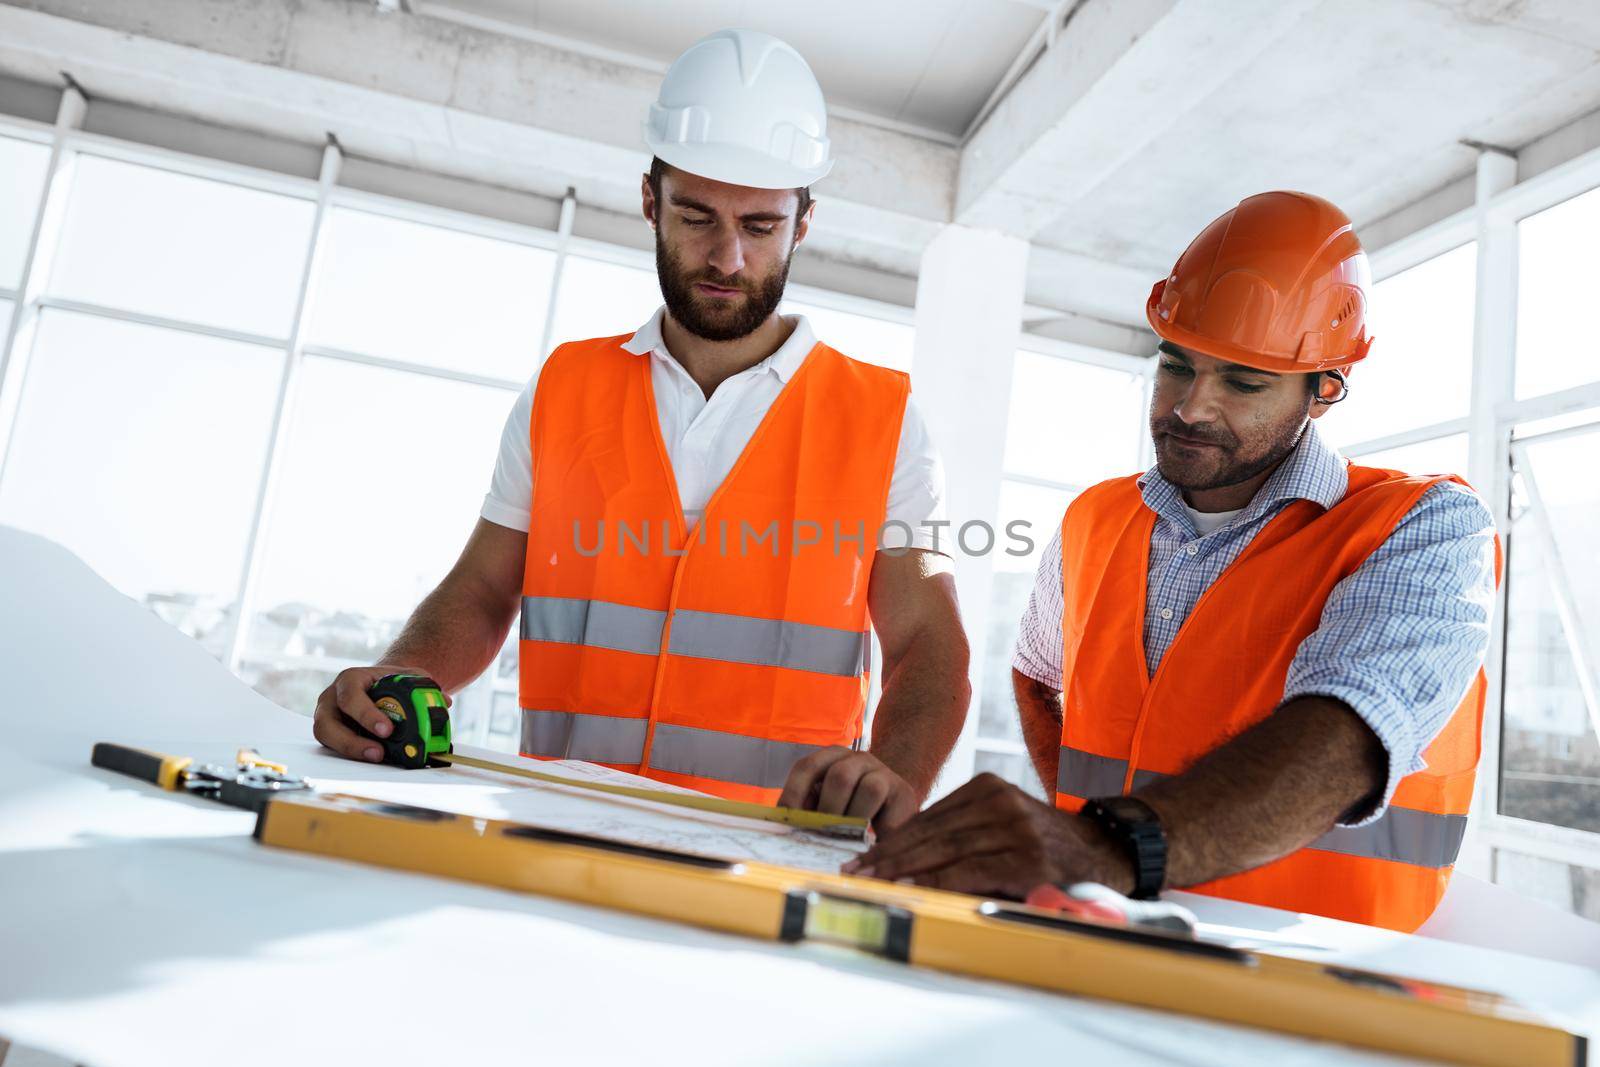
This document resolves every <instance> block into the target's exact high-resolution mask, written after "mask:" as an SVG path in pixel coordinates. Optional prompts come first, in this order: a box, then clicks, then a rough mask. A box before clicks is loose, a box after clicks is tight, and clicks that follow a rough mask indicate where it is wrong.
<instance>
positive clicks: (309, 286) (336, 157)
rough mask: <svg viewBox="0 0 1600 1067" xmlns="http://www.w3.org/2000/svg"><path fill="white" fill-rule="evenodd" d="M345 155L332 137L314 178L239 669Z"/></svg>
mask: <svg viewBox="0 0 1600 1067" xmlns="http://www.w3.org/2000/svg"><path fill="white" fill-rule="evenodd" d="M342 158H343V154H342V153H341V152H340V150H339V144H338V142H337V141H335V140H333V139H332V138H331V137H330V138H329V140H328V145H327V147H326V148H324V149H323V153H322V172H321V174H320V175H319V177H318V181H317V208H316V214H315V216H314V217H313V220H312V225H311V239H310V240H309V241H308V242H307V247H306V257H305V265H304V267H303V268H302V270H301V273H300V288H299V292H298V295H297V296H296V298H295V309H294V318H293V320H292V324H291V326H290V330H289V344H288V347H287V349H286V352H285V357H284V361H283V374H282V376H281V377H280V379H279V382H278V400H277V406H276V407H275V408H274V410H273V415H272V431H271V434H272V437H271V443H270V444H269V445H268V446H267V456H266V460H265V462H264V463H263V464H262V469H261V475H260V481H259V483H258V486H257V489H256V505H255V511H254V512H253V514H252V516H251V520H250V536H249V540H248V541H247V542H246V546H245V554H244V564H243V566H242V567H241V568H240V571H239V585H238V593H237V595H236V596H235V597H234V611H233V620H232V625H231V628H230V630H229V633H228V640H227V644H226V646H225V647H226V648H227V650H228V652H227V656H228V658H227V660H226V662H227V665H228V669H229V670H231V671H233V672H235V673H238V670H239V666H240V662H241V661H242V660H243V658H244V649H245V641H246V638H247V637H248V636H249V632H250V613H251V611H252V610H253V605H254V601H255V596H256V589H257V587H258V585H259V583H260V577H261V562H262V559H263V558H264V556H265V554H266V537H265V536H264V531H265V529H266V527H267V526H268V524H269V522H270V519H271V513H272V503H273V499H274V497H275V496H276V493H277V487H278V480H279V478H280V477H281V476H282V468H283V456H284V452H285V449H284V441H285V438H286V437H287V436H288V432H289V423H290V415H291V413H292V409H293V405H294V394H295V387H296V385H297V384H298V380H299V372H300V364H301V361H302V360H303V359H304V356H305V336H306V328H307V324H308V322H309V319H310V315H309V311H310V304H311V300H312V297H313V295H314V293H315V288H316V273H317V265H318V261H319V259H320V255H321V250H322V248H323V245H324V240H325V237H326V233H327V226H328V208H329V203H330V201H331V200H332V195H333V188H334V185H335V184H336V183H337V182H338V180H339V164H340V162H341V161H342Z"/></svg>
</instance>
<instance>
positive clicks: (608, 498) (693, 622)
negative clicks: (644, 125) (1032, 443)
mask: <svg viewBox="0 0 1600 1067" xmlns="http://www.w3.org/2000/svg"><path fill="white" fill-rule="evenodd" d="M627 340H628V338H627V337H626V336H620V337H610V338H600V339H597V340H591V341H579V342H575V343H572V344H566V345H562V346H561V347H560V348H558V349H556V351H555V352H554V353H552V354H551V356H550V358H549V360H548V361H547V362H546V363H545V365H544V368H543V370H542V371H541V372H540V376H539V384H538V387H537V389H536V391H535V394H534V401H533V415H532V418H531V419H530V425H529V433H530V435H531V441H532V449H533V482H534V488H533V502H532V505H531V514H530V524H529V527H528V554H527V560H526V564H525V567H524V572H523V582H522V594H523V595H522V634H521V642H520V644H519V646H518V648H519V651H520V686H519V695H520V703H521V705H522V746H521V750H522V753H523V755H527V756H538V757H544V758H552V759H580V760H589V761H591V762H595V763H603V764H606V765H608V766H612V767H617V768H620V769H622V770H626V771H633V772H635V773H638V774H644V775H648V776H649V777H651V778H656V779H659V780H661V781H666V782H672V783H675V784H678V785H684V786H688V787H690V788H693V789H700V790H704V791H706V792H709V793H715V794H717V795H719V796H724V797H730V798H733V799H736V800H751V801H758V802H764V803H769V804H770V803H774V802H775V801H776V800H777V798H778V794H779V792H780V791H781V789H782V786H783V784H784V781H785V779H786V778H787V777H788V774H789V770H790V768H791V767H792V766H793V765H794V763H795V761H796V760H798V759H800V758H801V757H802V756H804V755H806V754H807V753H810V752H813V751H815V750H817V749H818V748H822V747H825V746H829V745H852V744H855V743H857V742H858V741H859V739H860V737H861V730H862V715H863V712H864V711H865V709H866V699H867V689H868V684H869V681H870V678H871V669H872V668H871V662H870V660H871V656H870V648H871V645H870V631H869V620H868V614H867V582H868V578H869V577H870V575H871V573H872V562H873V558H874V554H875V552H876V548H877V533H878V530H879V528H880V526H881V525H882V524H883V520H884V511H885V508H886V506H887V501H888V495H889V481H890V477H891V475H892V474H893V472H894V460H895V453H896V450H897V448H898V445H899V440H900V424H901V419H902V417H903V415H904V413H905V406H906V399H907V397H908V395H909V394H910V390H911V385H910V379H909V377H908V376H907V375H905V374H903V373H901V372H899V371H891V370H885V369H883V368H881V367H876V366H872V365H870V364H866V363H860V362H857V361H856V360H853V359H849V358H847V357H845V356H843V355H841V354H839V353H838V352H836V351H834V350H833V349H831V348H829V347H827V346H826V345H821V344H819V345H817V346H816V347H814V348H813V349H812V350H811V352H810V353H809V354H808V355H807V356H806V358H805V360H804V361H803V362H802V363H801V365H800V367H799V369H798V370H797V371H796V372H795V373H794V375H793V376H792V377H791V378H790V379H789V381H788V382H787V383H786V384H785V386H784V388H783V391H782V392H781V393H780V394H779V395H778V397H777V399H776V400H775V401H774V402H773V404H772V407H771V409H770V410H769V411H768V413H767V415H766V418H765V419H763V420H762V422H761V425H760V426H759V427H758V428H757V429H756V431H755V433H754V434H753V435H752V436H751V438H750V443H749V444H748V445H747V446H746V447H745V449H744V452H743V453H742V454H741V455H740V456H739V459H738V461H737V462H736V463H735V464H734V466H733V469H732V470H731V471H730V472H729V474H728V476H727V477H726V478H725V479H724V480H723V482H722V485H721V486H719V487H718V488H717V490H716V492H715V493H714V494H712V496H711V499H710V500H709V501H708V502H707V504H706V508H705V513H704V515H703V516H702V518H701V520H700V522H699V524H698V525H697V527H696V528H694V529H691V528H690V527H688V525H687V524H686V522H685V519H684V516H683V512H682V509H681V507H680V505H679V497H678V488H677V484H676V482H675V480H674V478H673V474H672V466H671V463H670V462H669V461H668V457H667V450H666V446H665V444H664V443H663V441H662V438H661V429H660V426H659V424H658V422H657V419H656V403H655V395H654V391H653V388H652V386H651V380H650V358H649V357H648V356H638V355H635V354H633V353H631V352H628V351H626V350H625V349H624V348H623V347H622V345H623V343H624V342H626V341H627Z"/></svg>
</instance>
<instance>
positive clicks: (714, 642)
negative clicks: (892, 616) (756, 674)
mask: <svg viewBox="0 0 1600 1067" xmlns="http://www.w3.org/2000/svg"><path fill="white" fill-rule="evenodd" d="M867 645H868V641H867V635H866V634H865V633H864V632H862V631H860V630H836V629H834V628H833V627H831V626H812V625H810V624H808V623H803V622H784V621H783V620H781V619H755V618H751V617H749V616H746V615H723V614H720V613H718V612H714V611H677V612H674V613H673V615H672V636H671V638H670V639H669V642H668V647H667V651H669V652H671V653H672V654H674V655H677V656H695V657H698V658H700V659H720V660H723V661H725V662H729V663H755V664H760V665H761V666H764V667H789V668H791V669H793V670H797V671H815V672H817V673H819V674H838V675H843V676H844V677H846V678H853V677H855V676H856V675H858V674H860V673H861V672H862V671H863V670H864V669H865V668H866V662H867Z"/></svg>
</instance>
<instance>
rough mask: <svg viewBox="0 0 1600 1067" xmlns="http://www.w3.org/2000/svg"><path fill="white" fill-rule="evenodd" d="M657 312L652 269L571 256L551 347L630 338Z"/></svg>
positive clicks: (564, 270)
mask: <svg viewBox="0 0 1600 1067" xmlns="http://www.w3.org/2000/svg"><path fill="white" fill-rule="evenodd" d="M660 306H661V287H660V286H659V285H657V284H656V272H655V268H654V267H647V266H646V265H645V264H644V261H643V260H642V259H640V260H639V261H637V262H636V263H634V264H632V265H630V264H627V263H621V262H613V261H611V260H603V259H596V258H594V257H592V256H579V255H569V256H568V257H567V259H566V262H565V263H564V264H562V267H561V287H560V291H559V292H557V293H556V314H555V325H554V327H553V328H552V329H551V331H550V345H551V347H552V348H553V347H555V346H556V345H559V344H562V343H563V342H566V341H581V340H584V339H585V338H589V337H611V336H613V335H614V334H619V333H632V332H633V331H634V330H636V329H638V328H639V327H640V326H643V325H644V322H645V320H646V319H648V318H649V317H650V316H651V315H652V314H653V313H654V312H655V310H656V308H658V307H660Z"/></svg>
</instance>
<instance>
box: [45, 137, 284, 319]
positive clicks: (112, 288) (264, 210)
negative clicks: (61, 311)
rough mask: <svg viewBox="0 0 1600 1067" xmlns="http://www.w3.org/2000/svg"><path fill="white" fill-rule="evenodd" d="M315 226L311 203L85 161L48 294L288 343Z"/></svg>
mask: <svg viewBox="0 0 1600 1067" xmlns="http://www.w3.org/2000/svg"><path fill="white" fill-rule="evenodd" d="M312 214H313V206H312V204H311V203H310V202H308V201H306V200H301V199H296V198H293V197H288V196H278V195H275V194H272V193H264V192H261V191H258V190H255V189H246V188H244V187H242V186H238V185H229V184H226V183H224V182H218V181H210V180H207V179H204V178H195V177H190V176H189V175H185V174H175V173H173V172H172V171H167V170H156V169H155V168H152V167H143V166H136V165H134V164H131V163H123V162H120V161H118V160H112V159H103V158H100V157H98V156H88V155H86V156H82V157H80V158H79V159H78V164H77V168H76V171H75V173H74V175H73V180H72V192H71V195H70V197H69V199H68V201H67V216H66V223H65V225H64V226H63V227H62V232H61V243H60V246H59V248H58V249H57V251H56V256H55V270H54V272H53V273H52V274H51V277H50V287H49V291H50V294H51V295H52V296H58V297H63V298H66V299H69V300H75V301H80V302H83V303H89V304H96V305H101V306H104V307H110V308H117V309H120V310H126V311H134V312H139V313H142V314H147V315H157V316H161V317H162V318H168V319H179V320H183V321H187V322H194V323H202V324H205V325H210V326H220V327H224V328H227V329H232V330H240V331H243V332H246V333H252V334H257V335H261V336H264V337H276V338H283V337H287V336H288V335H289V327H290V322H291V320H292V318H293V316H294V305H295V297H296V291H297V289H298V287H299V281H300V273H301V266H302V264H303V262H304V260H305V257H306V252H307V250H308V249H309V247H310V241H311V218H312Z"/></svg>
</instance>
